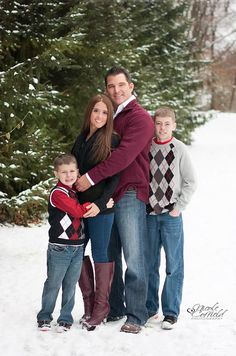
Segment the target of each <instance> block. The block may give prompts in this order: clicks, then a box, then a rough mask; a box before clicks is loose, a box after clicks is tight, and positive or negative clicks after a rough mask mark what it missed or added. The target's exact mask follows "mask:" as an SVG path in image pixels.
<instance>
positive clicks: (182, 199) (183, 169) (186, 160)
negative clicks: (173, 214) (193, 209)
mask: <svg viewBox="0 0 236 356" xmlns="http://www.w3.org/2000/svg"><path fill="white" fill-rule="evenodd" d="M180 176H181V181H182V184H181V191H180V195H179V197H178V198H177V201H176V203H175V206H174V207H175V209H176V210H178V211H182V210H184V209H185V208H186V206H187V205H188V203H189V202H190V200H191V197H192V195H193V193H194V192H195V190H196V187H197V181H196V174H195V171H194V168H193V166H192V162H191V159H190V156H189V154H188V152H187V149H186V147H185V146H184V145H183V151H182V155H181V158H180Z"/></svg>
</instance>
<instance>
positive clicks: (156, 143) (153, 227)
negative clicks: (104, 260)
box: [146, 107, 196, 329]
mask: <svg viewBox="0 0 236 356" xmlns="http://www.w3.org/2000/svg"><path fill="white" fill-rule="evenodd" d="M154 124H155V137H154V139H153V141H152V145H151V149H150V197H149V204H148V206H147V212H148V215H147V228H148V244H149V248H148V251H147V256H146V257H147V261H148V279H149V282H148V296H147V303H146V306H147V309H148V313H149V317H151V316H153V315H155V314H156V313H157V312H158V309H159V284H160V275H159V267H160V263H161V248H162V247H163V248H164V252H165V258H166V277H165V282H164V286H163V289H162V293H161V306H162V312H163V315H164V320H163V322H162V328H163V329H172V328H173V326H174V324H175V323H176V322H177V319H178V316H179V312H180V303H181V298H182V288H183V279H184V258H183V244H184V233H183V220H182V214H181V213H182V211H183V210H184V209H185V208H186V206H187V204H188V203H189V201H190V199H191V197H192V194H193V192H194V191H195V189H196V179H195V174H194V171H193V167H192V164H191V161H190V158H189V155H188V153H187V148H186V146H185V144H184V143H183V142H181V141H179V140H177V139H176V138H175V137H173V136H172V134H173V131H174V130H175V128H176V118H175V113H174V111H173V110H172V109H170V108H168V107H163V108H159V109H158V110H156V112H155V115H154Z"/></svg>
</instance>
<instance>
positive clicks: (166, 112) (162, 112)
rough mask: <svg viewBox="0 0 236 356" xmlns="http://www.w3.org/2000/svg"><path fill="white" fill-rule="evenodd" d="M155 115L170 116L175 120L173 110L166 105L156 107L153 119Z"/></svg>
mask: <svg viewBox="0 0 236 356" xmlns="http://www.w3.org/2000/svg"><path fill="white" fill-rule="evenodd" d="M157 117H171V118H172V120H173V121H174V122H175V121H176V116H175V112H174V110H172V109H171V108H169V107H168V106H163V107H161V108H159V109H157V110H156V111H155V114H154V117H153V118H154V120H155V119H156V118H157Z"/></svg>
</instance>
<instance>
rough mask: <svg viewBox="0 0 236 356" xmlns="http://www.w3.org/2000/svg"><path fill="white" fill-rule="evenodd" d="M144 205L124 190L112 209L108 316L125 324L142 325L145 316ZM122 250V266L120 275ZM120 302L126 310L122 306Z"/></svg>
mask: <svg viewBox="0 0 236 356" xmlns="http://www.w3.org/2000/svg"><path fill="white" fill-rule="evenodd" d="M146 239H147V230H146V205H145V203H144V202H142V201H140V200H139V199H137V198H136V192H135V191H127V192H126V193H125V194H124V196H123V197H122V198H121V199H120V200H119V201H118V203H117V204H116V206H115V218H114V224H113V228H112V234H111V240H110V244H109V249H108V254H109V258H110V260H111V261H115V274H114V278H113V283H112V290H111V293H110V300H109V301H110V307H111V311H110V315H113V316H120V315H125V314H126V315H127V322H129V323H133V324H138V325H144V324H145V323H146V321H147V318H148V314H147V309H146V298H147V269H146V264H145V254H144V249H145V243H146ZM122 249H123V254H124V259H125V263H126V266H127V268H126V271H125V278H124V282H123V278H122V276H123V274H122ZM124 302H125V305H126V308H125V306H124Z"/></svg>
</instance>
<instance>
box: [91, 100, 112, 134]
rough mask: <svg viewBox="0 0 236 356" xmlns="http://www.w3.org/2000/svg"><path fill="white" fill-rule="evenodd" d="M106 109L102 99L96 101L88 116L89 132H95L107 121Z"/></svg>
mask: <svg viewBox="0 0 236 356" xmlns="http://www.w3.org/2000/svg"><path fill="white" fill-rule="evenodd" d="M107 115H108V110H107V106H106V104H104V103H103V102H102V101H99V102H98V103H96V104H95V105H94V107H93V110H92V112H91V116H90V132H95V131H96V130H97V129H100V128H101V127H103V126H104V125H106V123H107Z"/></svg>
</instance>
